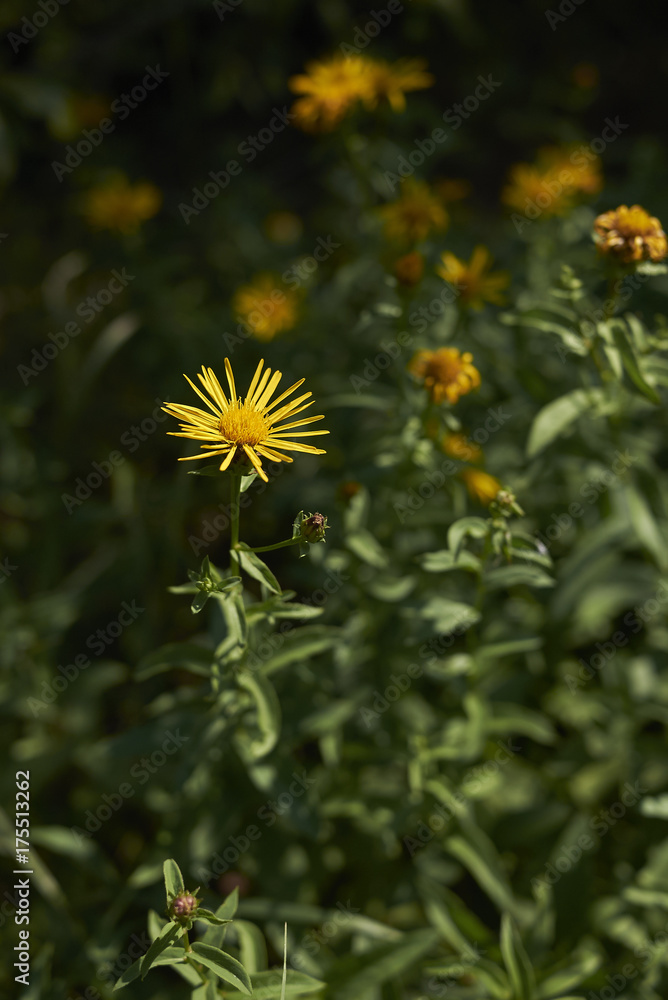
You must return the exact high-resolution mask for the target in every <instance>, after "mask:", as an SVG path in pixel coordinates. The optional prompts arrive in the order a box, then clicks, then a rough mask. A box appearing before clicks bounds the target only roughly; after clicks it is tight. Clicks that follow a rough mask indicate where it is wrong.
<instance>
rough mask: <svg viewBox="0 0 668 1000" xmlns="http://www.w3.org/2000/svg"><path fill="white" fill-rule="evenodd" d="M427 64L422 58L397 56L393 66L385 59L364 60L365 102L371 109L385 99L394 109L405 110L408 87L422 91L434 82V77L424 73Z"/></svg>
mask: <svg viewBox="0 0 668 1000" xmlns="http://www.w3.org/2000/svg"><path fill="white" fill-rule="evenodd" d="M426 65H427V64H426V63H425V61H424V60H423V59H399V61H398V62H395V63H393V64H392V65H390V63H388V62H386V61H385V60H384V59H369V60H367V61H366V67H365V69H366V75H367V80H368V85H369V93H368V94H367V95H366V96H364V98H363V99H364V101H365V103H366V104H367V106H368V107H371V108H374V107H375V106H376V104H377V103H378V101H379V100H382V99H383V98H384V99H386V100H387V101H388V102H389V105H390V107H391V108H392V110H393V111H404V110H405V108H406V97H405V94H406V93H407V92H408V91H409V90H424V89H425V87H431V86H433V84H434V77H433V76H432V75H431V73H427V72H426V69H425V67H426Z"/></svg>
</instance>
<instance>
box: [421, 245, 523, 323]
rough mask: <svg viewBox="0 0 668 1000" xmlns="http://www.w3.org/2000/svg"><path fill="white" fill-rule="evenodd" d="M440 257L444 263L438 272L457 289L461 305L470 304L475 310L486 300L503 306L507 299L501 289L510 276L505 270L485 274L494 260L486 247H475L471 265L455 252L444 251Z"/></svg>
mask: <svg viewBox="0 0 668 1000" xmlns="http://www.w3.org/2000/svg"><path fill="white" fill-rule="evenodd" d="M441 260H442V261H443V264H442V265H441V266H440V267H437V268H436V274H438V275H439V277H441V278H443V280H444V281H447V283H448V284H449V285H452V286H453V288H456V289H457V293H458V298H459V302H460V303H461V304H462V305H464V306H471V308H472V309H482V308H483V306H484V304H485V302H493V303H494V305H497V306H500V305H503V303H504V301H505V299H504V297H503V295H502V289H504V288H506V287H507V285H508V282H509V281H510V275H509V274H508V273H507V272H506V271H497V272H496V274H486V273H485V272H486V271H487V269H488V268H489V265H490V264H491V261H492V257H491V254H490V252H489V250H488V249H487V248H486V247H482V246H480V247H476V248H475V250H474V251H473V253H472V254H471V260H470V261H469V262H468V264H466V263H465V262H464V261H463V260H459V258H457V257H455V255H454V254H453V253H444V254H442V255H441Z"/></svg>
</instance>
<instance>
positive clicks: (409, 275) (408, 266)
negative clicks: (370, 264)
mask: <svg viewBox="0 0 668 1000" xmlns="http://www.w3.org/2000/svg"><path fill="white" fill-rule="evenodd" d="M423 274H424V257H423V256H422V254H421V253H418V252H417V250H413V251H412V252H411V253H407V254H404V255H403V257H399V259H398V260H395V262H394V275H395V277H396V279H397V281H398V282H399V284H400V285H402V287H403V288H414V287H415V286H416V285H419V284H420V282H421V281H422V275H423Z"/></svg>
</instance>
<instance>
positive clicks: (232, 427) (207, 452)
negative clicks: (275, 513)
mask: <svg viewBox="0 0 668 1000" xmlns="http://www.w3.org/2000/svg"><path fill="white" fill-rule="evenodd" d="M263 365H264V361H260V363H259V365H258V366H257V368H256V370H255V374H254V375H253V378H252V380H251V384H250V386H249V388H248V394H247V396H246V398H245V399H241V398H240V397H238V396H237V390H236V386H235V384H234V375H233V373H232V366H231V365H230V362H229V360H228V358H225V374H226V375H227V384H228V387H229V399H228V397H227V396H226V395H225V393H224V391H223V389H222V388H221V385H220V382H219V381H218V379H217V378H216V376H215V375H214V373H213V371H212V370H211V368H205V367H204V366H203V365H202V373H201V374H198V376H197V377H198V379H199V380H200V382H201V383H202V387H203V388H204V390H205V392H206V393H207V394H208V396H209V398H207V396H205V395H204V393H202V392H201V391H200V390H199V389H198V388H197V386H196V385H195V384H194V382H191V381H190V379H189V378H188V376H187V375H185V376H184V378H185V379H186V380H187V382H188V384H189V385H190V386H191V387H192V388H193V389H194V390H195V392H196V393H197V395H198V396H199V397H200V399H202V400H203V401H204V402H205V403H206V405H207V407H208V408H209V410H210V411H211V412H210V413H206V412H205V411H204V410H200V409H198V408H197V407H196V406H185V405H181V404H180V403H165V405H164V406H163V410H164V411H165V413H169V414H170V416H172V417H178V419H179V420H181V421H182V423H181V424H180V427H181V431H180V433H179V432H177V431H168V433H169V434H171V435H172V436H173V437H185V438H191V439H192V440H193V441H201V442H203V444H202V445H201V447H202V448H203V449H204V453H203V454H201V455H188V456H187V457H186V458H181V459H179V461H180V462H183V461H189V460H192V459H197V458H212V457H214V456H216V457H217V456H219V455H223V456H224V457H223V460H222V462H221V463H220V471H221V472H224V471H225V469H229V467H230V465H231V464H232V462H236V463H239V464H240V465H242V466H246V467H248V466H249V465H250V466H252V467H253V469H255V471H256V472H257V474H258V475H259V476H260V478H261V479H264V481H265V483H267V482H269V479H268V477H267V474H266V472H265V471H264V469H263V468H262V459H263V458H266V459H269V461H270V462H292V459H291V458H290V457H289V455H284V454H283V452H284V451H303V452H308V453H309V454H311V455H324V454H325V452H324V451H322V449H320V448H315V447H314V446H313V445H310V444H302V443H301V442H298V441H293V440H287V439H286V434H288V433H289V437H290V439H292V438H296V437H297V438H303V437H312V436H315V435H317V434H329V431H323V430H318V431H302V430H300V431H296V430H295V428H297V427H304V426H305V425H306V424H311V423H313V422H314V421H316V420H323V419H324V418H323V416H322V414H321V415H320V416H317V417H301V418H300V419H299V420H291V419H290V418H291V417H294V416H296V414H298V413H301V412H302V411H303V410H306V409H307V408H308V407H309V406H312V405H313V400H311V402H309V403H305V402H304V400H306V399H308V398H309V396H312V395H313V393H311V392H307V393H305V394H304V395H303V396H297V398H296V399H293V400H292V401H291V402H290V403H283V401H284V400H285V399H287V397H288V396H290V395H291V394H292V393H293V392H294V391H295V389H298V388H299V386H300V385H302V383H303V382H304V379H303V378H302V379H300V380H299V382H295V384H294V385H292V386H290V388H289V389H286V391H285V392H283V393H281V395H280V396H278V398H277V399H274V400H273V401H272V399H271V397H272V396H273V394H274V392H275V391H276V389H277V387H278V383H279V382H280V381H281V378H282V375H281V372H274V374H273V375H272V374H271V368H266V369H265V370H264V372H263V371H262V366H263ZM280 403H283V405H282V406H279V404H280ZM276 407H278V409H276ZM281 420H288V421H289V423H287V424H282V425H281V426H280V427H278V426H277V424H278V423H279V422H280V421H281Z"/></svg>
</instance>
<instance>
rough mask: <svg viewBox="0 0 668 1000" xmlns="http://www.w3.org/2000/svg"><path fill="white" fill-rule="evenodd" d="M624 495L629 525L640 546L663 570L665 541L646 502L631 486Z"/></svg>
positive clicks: (666, 559) (667, 560) (666, 551)
mask: <svg viewBox="0 0 668 1000" xmlns="http://www.w3.org/2000/svg"><path fill="white" fill-rule="evenodd" d="M624 494H625V496H626V502H627V505H628V509H629V517H630V519H631V524H632V525H633V528H634V530H635V533H636V535H637V536H638V540H639V542H640V544H641V545H643V546H644V547H645V548H646V549H647V551H648V552H649V553H650V555H651V556H652V558H653V559H654V560H655V561H656V563H657V565H658V566H660V567H661V568H662V569H665V568H666V565H667V564H668V549H667V546H666V541H665V539H664V537H663V535H662V533H661V530H660V529H659V526H658V524H657V523H656V520H655V519H654V515H653V514H652V511H651V509H650V506H649V504H648V503H647V500H646V499H645V497H644V496H643V495H642V493H640V492H639V490H637V489H635V487H633V486H627V487H626V488H625V490H624Z"/></svg>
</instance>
